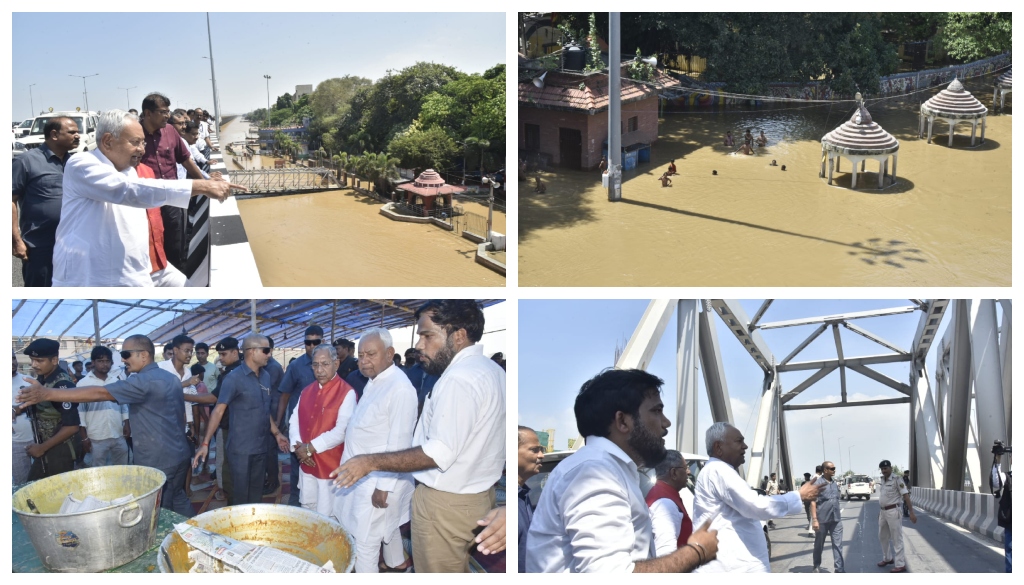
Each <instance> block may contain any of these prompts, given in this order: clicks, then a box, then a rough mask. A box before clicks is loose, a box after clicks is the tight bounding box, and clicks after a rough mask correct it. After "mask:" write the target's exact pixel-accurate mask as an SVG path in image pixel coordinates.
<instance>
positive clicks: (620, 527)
mask: <svg viewBox="0 0 1024 585" xmlns="http://www.w3.org/2000/svg"><path fill="white" fill-rule="evenodd" d="M662 384H663V381H662V380H661V379H660V378H658V377H657V376H654V375H652V374H649V373H647V372H645V371H643V370H617V369H609V370H605V371H603V372H601V373H600V374H598V375H597V376H595V377H594V378H592V379H590V380H589V381H587V382H586V383H584V384H583V386H582V388H581V389H580V391H579V394H578V395H577V397H576V402H575V406H574V410H575V414H576V425H577V428H578V429H579V432H580V434H581V435H582V436H583V437H585V438H586V443H585V445H584V446H583V447H582V448H581V449H579V450H578V451H576V452H575V453H574V454H572V455H570V456H569V457H567V458H565V459H564V460H562V461H561V462H560V463H559V464H558V466H557V467H555V468H554V470H553V471H552V472H551V473H550V474H549V475H548V477H547V479H546V481H545V483H544V486H543V491H542V492H541V495H540V498H539V500H538V501H536V506H535V505H534V499H532V498H531V497H530V488H529V487H528V486H527V483H526V481H527V480H528V479H529V478H531V477H533V476H535V475H536V474H538V473H540V470H541V463H542V462H543V458H544V452H543V448H542V447H541V446H540V443H539V441H538V439H537V434H536V432H535V431H533V430H532V429H530V428H528V427H524V426H520V427H519V535H518V537H519V570H520V572H531V573H540V572H556V573H557V572H572V573H584V572H633V573H648V572H698V573H718V572H764V573H767V572H770V570H771V567H770V563H769V551H768V545H767V543H766V541H765V536H764V531H763V530H764V529H763V528H762V524H761V523H762V522H770V521H772V519H774V518H781V517H784V516H787V515H790V514H796V513H799V512H801V511H802V510H805V503H806V510H807V514H808V520H809V522H810V523H811V528H812V529H813V530H814V531H815V534H816V538H815V544H814V552H813V562H814V567H813V568H814V572H826V571H824V570H823V569H821V563H822V551H823V547H824V541H825V536H826V535H828V536H829V537H830V538H831V539H832V550H833V559H834V563H835V572H844V565H843V558H842V552H841V544H842V534H843V533H842V522H841V515H840V513H839V490H838V488H837V482H836V481H835V480H834V478H833V476H834V474H835V465H834V464H833V463H831V462H829V461H826V462H824V463H823V464H822V465H821V466H820V467H819V470H820V471H819V474H818V475H817V476H816V477H814V478H813V479H812V478H811V476H810V474H809V473H808V474H806V475H805V481H804V482H803V483H802V485H800V486H799V488H798V489H796V490H793V491H786V490H785V489H784V486H783V484H782V482H781V481H779V479H778V478H777V476H776V474H774V473H773V474H771V476H770V477H766V478H765V482H764V488H765V489H764V490H763V492H765V493H759V492H758V491H757V490H754V489H751V487H750V486H749V485H748V484H747V482H746V480H745V479H744V478H743V477H742V476H740V474H739V471H738V468H739V467H740V466H741V465H742V464H743V463H744V461H745V454H746V451H747V445H746V443H745V442H744V437H743V434H742V433H741V432H740V430H739V429H737V428H736V427H734V426H732V425H731V424H729V423H726V422H717V423H714V424H713V425H711V427H709V428H708V429H707V432H706V433H705V445H706V447H707V451H708V456H709V459H708V461H707V463H706V464H705V465H704V467H703V468H702V469H701V471H700V473H699V474H698V475H697V478H696V481H695V482H694V483H693V494H694V498H693V507H692V518H691V516H690V512H689V511H688V510H687V508H686V506H684V504H683V502H682V499H681V498H680V491H681V490H682V489H684V488H685V487H687V485H688V481H689V464H688V463H687V461H686V459H685V457H684V456H683V455H682V454H681V453H679V452H678V451H673V450H667V449H666V448H665V441H664V437H665V436H666V435H667V434H668V427H669V425H670V422H669V420H668V418H666V417H665V415H664V414H663V410H664V404H663V403H662V400H661V386H662ZM879 467H880V470H881V473H882V480H881V483H880V486H879V500H880V502H879V503H880V511H879V524H880V533H879V539H880V545H881V550H882V559H881V561H879V562H878V566H879V567H881V568H885V567H886V566H887V565H894V566H893V568H892V569H891V572H894V573H901V572H904V571H906V559H905V555H904V551H903V538H902V532H901V528H902V524H901V521H900V520H901V515H902V513H901V511H900V509H899V506H898V504H900V503H902V504H903V505H905V506H906V509H907V511H908V512H907V513H908V515H909V516H910V520H911V521H912V522H916V521H917V517H916V515H915V513H914V510H913V506H912V505H911V502H910V496H909V490H908V488H907V485H906V484H905V482H904V481H903V480H902V479H901V478H900V477H898V476H897V475H896V474H893V473H892V467H891V465H890V463H889V461H882V462H881V464H880V466H879ZM641 468H645V469H653V470H654V471H655V474H656V478H657V480H656V482H655V484H654V485H653V486H652V487H651V488H650V490H649V491H647V493H646V494H644V493H643V490H642V488H641V485H642V481H641V471H640V469H641Z"/></svg>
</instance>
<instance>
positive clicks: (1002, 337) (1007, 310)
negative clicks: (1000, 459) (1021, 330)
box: [999, 299, 1013, 445]
mask: <svg viewBox="0 0 1024 585" xmlns="http://www.w3.org/2000/svg"><path fill="white" fill-rule="evenodd" d="M999 304H1000V306H1002V308H1003V321H1002V326H1001V327H1000V328H999V362H1000V364H1002V369H1003V424H1004V426H1005V427H1006V444H1007V445H1013V425H1012V424H1010V423H1011V418H1010V414H1011V413H1012V412H1013V409H1012V406H1013V384H1012V381H1013V375H1012V374H1013V367H1012V366H1013V363H1012V362H1013V352H1012V343H1011V342H1012V341H1013V326H1012V321H1011V319H1010V317H1011V314H1012V308H1013V307H1012V306H1011V305H1012V303H1011V302H1010V300H1009V299H1005V300H1002V301H999Z"/></svg>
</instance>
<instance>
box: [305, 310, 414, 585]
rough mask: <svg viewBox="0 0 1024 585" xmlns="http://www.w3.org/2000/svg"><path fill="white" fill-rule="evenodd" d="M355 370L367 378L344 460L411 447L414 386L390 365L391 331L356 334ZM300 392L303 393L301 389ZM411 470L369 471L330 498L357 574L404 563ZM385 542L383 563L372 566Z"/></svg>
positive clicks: (350, 427) (403, 566)
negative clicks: (351, 543)
mask: <svg viewBox="0 0 1024 585" xmlns="http://www.w3.org/2000/svg"><path fill="white" fill-rule="evenodd" d="M358 355H359V371H360V372H362V374H363V375H364V376H366V377H367V378H369V381H368V382H367V383H366V387H365V388H363V397H362V398H361V399H360V400H359V404H357V405H356V410H355V413H354V414H353V415H352V419H351V420H350V421H349V423H348V431H347V432H346V437H345V452H344V453H343V454H342V456H341V462H342V463H344V462H345V461H348V460H349V459H351V458H353V457H355V456H357V455H365V454H367V453H383V452H388V451H401V450H403V449H408V448H409V447H412V432H413V429H415V428H416V411H417V405H418V403H417V400H416V389H415V388H413V387H412V383H410V382H409V378H408V377H407V376H406V375H405V372H403V371H402V370H401V368H399V367H397V366H395V363H394V355H395V348H394V346H393V344H392V341H391V334H390V333H388V331H387V329H382V328H380V327H377V328H374V329H370V330H369V331H367V332H365V333H363V335H362V336H361V337H360V338H359V353H358ZM303 396H305V393H303ZM412 490H413V483H412V474H409V473H388V472H385V471H374V472H372V473H370V474H369V475H367V476H365V477H363V478H362V479H360V480H359V481H357V482H356V483H355V485H353V486H351V487H348V488H345V489H342V490H341V493H340V494H339V496H338V498H337V499H336V500H335V507H336V510H337V517H338V520H340V521H341V524H342V526H344V527H345V531H346V532H348V533H349V534H351V535H352V538H354V539H355V541H356V572H357V573H376V572H378V569H381V570H386V571H394V570H404V569H407V568H408V567H409V561H408V560H407V559H406V558H405V551H404V549H403V548H402V537H401V535H400V534H399V532H398V527H399V526H401V525H402V524H405V523H406V522H408V521H409V514H410V513H411V511H412ZM382 542H383V543H384V566H379V565H378V564H377V559H378V557H379V556H380V549H381V543H382Z"/></svg>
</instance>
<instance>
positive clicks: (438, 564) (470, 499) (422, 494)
mask: <svg viewBox="0 0 1024 585" xmlns="http://www.w3.org/2000/svg"><path fill="white" fill-rule="evenodd" d="M493 507H494V488H493V487H492V488H491V489H489V490H487V491H485V492H480V493H478V494H450V493H448V492H442V491H438V490H435V489H433V488H429V487H427V486H425V485H423V484H420V485H417V486H416V491H415V492H413V494H412V526H411V527H410V530H411V532H412V557H413V566H415V567H416V569H415V570H416V572H417V573H468V572H469V551H470V549H471V548H473V546H474V545H475V544H476V543H475V542H474V541H473V539H474V538H476V534H477V532H478V529H480V528H481V527H480V526H479V525H478V524H477V523H476V522H477V520H480V519H481V518H483V517H484V516H486V515H487V512H489V511H490V510H491V508H493Z"/></svg>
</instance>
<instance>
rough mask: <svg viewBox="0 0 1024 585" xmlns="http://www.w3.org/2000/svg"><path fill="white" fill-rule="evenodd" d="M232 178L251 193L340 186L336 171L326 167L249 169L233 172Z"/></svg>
mask: <svg viewBox="0 0 1024 585" xmlns="http://www.w3.org/2000/svg"><path fill="white" fill-rule="evenodd" d="M231 180H232V181H233V182H234V183H235V184H237V185H243V186H244V187H245V188H247V189H249V192H250V193H268V192H282V191H309V190H315V189H328V188H331V187H340V186H341V185H340V184H339V182H338V179H337V178H336V177H335V176H334V173H333V172H332V171H330V170H329V169H325V168H289V169H249V170H235V171H232V172H231Z"/></svg>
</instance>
